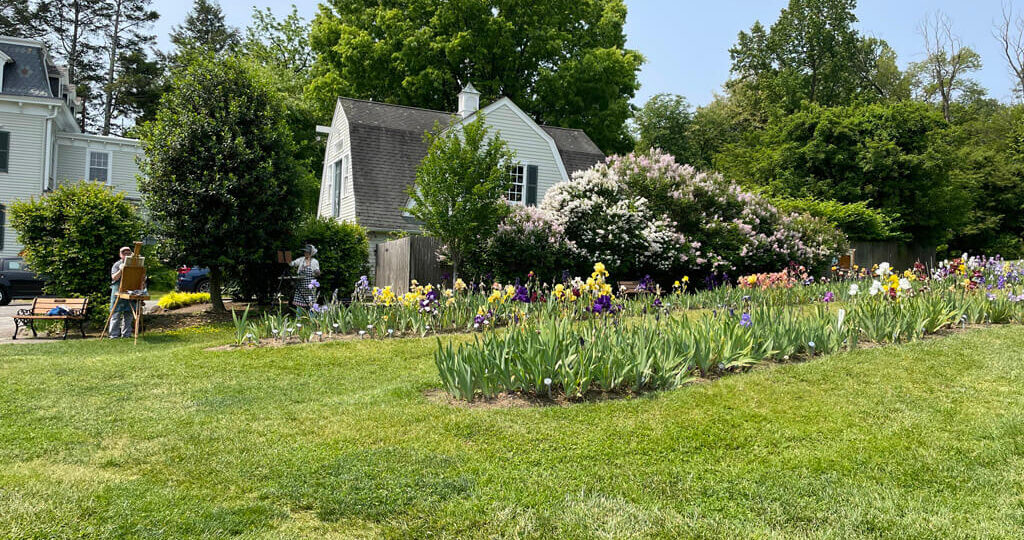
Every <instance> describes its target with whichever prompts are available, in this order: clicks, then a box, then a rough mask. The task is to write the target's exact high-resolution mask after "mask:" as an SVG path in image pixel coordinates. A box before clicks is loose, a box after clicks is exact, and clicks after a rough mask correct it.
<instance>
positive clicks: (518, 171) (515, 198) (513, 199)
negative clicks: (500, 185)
mask: <svg viewBox="0 0 1024 540" xmlns="http://www.w3.org/2000/svg"><path fill="white" fill-rule="evenodd" d="M508 174H509V176H511V177H512V183H511V184H510V185H509V186H508V196H507V198H508V202H510V203H513V204H523V191H525V188H526V167H525V166H523V165H513V166H511V167H509V168H508Z"/></svg>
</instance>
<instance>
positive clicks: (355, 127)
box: [317, 98, 604, 233]
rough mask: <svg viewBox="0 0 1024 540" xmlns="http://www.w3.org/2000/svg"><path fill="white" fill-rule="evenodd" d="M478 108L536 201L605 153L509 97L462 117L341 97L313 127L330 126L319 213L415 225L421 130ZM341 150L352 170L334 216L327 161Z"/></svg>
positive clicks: (384, 226) (395, 227) (377, 226)
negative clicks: (529, 182) (521, 168)
mask: <svg viewBox="0 0 1024 540" xmlns="http://www.w3.org/2000/svg"><path fill="white" fill-rule="evenodd" d="M475 114H483V115H484V116H485V119H486V123H487V125H488V128H489V130H490V131H491V132H492V133H495V134H498V135H500V136H501V138H502V139H503V140H505V141H506V142H507V143H508V144H509V147H510V149H511V150H513V151H515V152H516V160H517V161H519V162H520V163H522V164H523V165H525V166H527V167H528V168H529V169H531V170H533V171H535V172H536V175H537V194H536V196H537V201H540V200H541V199H542V198H543V197H544V194H545V192H546V191H547V190H548V189H549V188H550V187H551V186H553V185H555V184H557V183H558V182H562V181H566V180H568V179H569V175H570V174H571V173H572V172H575V171H576V170H578V169H576V168H573V167H580V168H587V167H589V166H590V165H593V164H594V163H597V162H599V161H602V160H603V159H604V154H602V153H601V151H600V150H598V149H597V147H596V146H594V144H593V142H592V141H590V139H589V137H587V136H586V134H585V133H583V132H582V131H580V130H578V129H566V128H551V127H549V126H540V125H538V124H537V123H536V122H534V121H533V119H532V118H530V117H529V115H527V114H526V113H525V112H523V111H522V110H521V109H520V108H519V107H518V106H517V105H516V104H515V103H513V102H512V100H511V99H508V98H501V99H499V100H497V101H495V102H494V103H491V104H490V105H488V106H487V107H485V108H484V109H482V110H480V111H476V112H473V113H468V114H467V116H466V118H465V119H463V118H459V117H458V116H456V115H454V114H452V113H447V112H442V111H433V110H429V109H420V108H416V107H407V106H402V105H393V104H388V103H380V102H372V101H364V100H358V99H351V98H338V101H337V104H336V106H335V113H334V117H333V119H332V122H331V126H330V128H326V127H318V128H317V129H318V131H319V132H321V133H327V134H328V147H327V150H326V151H325V156H324V158H325V159H324V164H323V169H322V171H321V178H322V181H321V190H320V200H319V205H318V209H317V212H318V215H320V216H324V217H333V218H334V219H338V220H344V221H355V222H356V223H359V224H360V225H362V226H363V227H365V228H366V229H368V230H369V231H370V232H371V233H373V232H374V231H377V232H389V231H408V232H417V231H419V224H418V223H417V222H416V220H414V219H413V218H412V217H411V216H409V214H408V212H407V209H408V208H407V205H408V203H409V195H408V193H409V191H408V190H409V188H410V187H411V186H412V184H413V182H414V181H415V177H416V170H417V168H418V167H419V164H420V162H421V161H422V160H423V158H424V157H425V156H426V154H427V149H428V144H427V142H426V141H425V140H424V134H425V133H426V132H428V131H433V130H434V129H435V127H438V126H440V127H442V128H444V129H450V127H449V125H450V124H451V123H452V122H455V123H456V124H455V125H457V124H458V123H461V122H464V121H466V120H471V119H472V118H473V115H475ZM336 137H337V138H338V139H337V141H338V142H337V143H336V139H335V138H336ZM335 144H338V145H339V146H338V149H335ZM563 145H567V146H566V147H565V148H563ZM339 155H340V156H341V157H342V159H343V162H347V165H345V167H346V168H348V170H349V171H350V172H349V173H348V174H349V176H348V177H347V182H348V183H347V185H346V189H345V192H346V198H345V200H344V201H343V204H342V211H341V212H340V214H339V215H337V216H334V215H332V214H333V207H332V204H333V201H332V195H333V192H332V188H333V186H334V182H333V178H332V176H333V174H332V173H333V166H332V165H333V163H335V162H336V159H337V157H339ZM349 194H351V195H349ZM349 197H351V207H350V206H348V204H349V202H348V201H349ZM350 209H351V210H350Z"/></svg>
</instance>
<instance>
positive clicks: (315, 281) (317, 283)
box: [309, 279, 320, 289]
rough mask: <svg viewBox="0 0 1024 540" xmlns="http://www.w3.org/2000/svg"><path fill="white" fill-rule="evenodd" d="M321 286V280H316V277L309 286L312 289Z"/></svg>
mask: <svg viewBox="0 0 1024 540" xmlns="http://www.w3.org/2000/svg"><path fill="white" fill-rule="evenodd" d="M319 286H320V282H319V281H317V280H315V279H314V280H312V281H310V282H309V288H310V289H315V288H317V287H319Z"/></svg>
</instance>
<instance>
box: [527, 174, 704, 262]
mask: <svg viewBox="0 0 1024 540" xmlns="http://www.w3.org/2000/svg"><path fill="white" fill-rule="evenodd" d="M540 208H541V209H543V210H544V211H546V212H547V213H548V214H549V215H550V216H551V220H552V222H553V223H554V224H555V225H556V226H558V227H559V228H560V229H561V230H563V231H564V233H565V236H566V238H567V239H568V240H569V241H571V242H572V243H573V245H574V247H575V250H576V253H577V254H578V255H579V256H580V257H581V258H582V259H583V260H588V261H602V262H604V264H605V265H606V266H607V267H608V269H609V270H610V271H611V272H612V273H613V274H617V275H620V276H632V275H637V274H641V273H649V272H656V271H662V272H666V273H667V272H669V271H670V270H672V269H675V268H682V267H685V266H686V265H687V264H688V263H690V262H691V261H693V260H694V259H697V258H698V257H700V245H699V244H698V243H696V242H691V241H690V240H689V239H687V238H686V237H685V236H684V235H683V234H680V233H679V232H678V231H677V227H676V224H675V223H674V222H673V221H671V220H670V219H668V218H667V217H666V216H664V215H658V214H657V213H655V212H654V211H653V210H652V209H651V208H650V206H649V205H648V203H647V201H646V200H645V199H644V198H643V197H639V196H637V195H636V194H635V193H634V192H633V191H632V190H631V189H630V188H629V187H628V186H626V185H625V184H624V183H623V182H622V181H621V179H620V177H619V176H618V174H617V173H616V172H615V171H614V170H612V169H611V168H610V167H608V165H606V164H603V163H602V164H598V165H595V166H593V167H591V168H590V169H588V170H586V171H581V172H577V173H576V174H574V175H573V178H572V179H571V180H569V181H568V182H562V183H560V184H556V185H554V186H552V187H551V188H550V189H549V190H548V191H547V193H546V194H545V196H544V200H543V201H542V202H541V205H540ZM702 262H703V261H702ZM695 264H700V263H695Z"/></svg>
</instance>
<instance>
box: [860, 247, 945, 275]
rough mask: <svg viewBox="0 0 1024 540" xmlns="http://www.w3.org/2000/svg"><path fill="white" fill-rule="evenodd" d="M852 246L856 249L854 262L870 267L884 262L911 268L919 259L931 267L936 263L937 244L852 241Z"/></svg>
mask: <svg viewBox="0 0 1024 540" xmlns="http://www.w3.org/2000/svg"><path fill="white" fill-rule="evenodd" d="M850 247H851V248H853V249H855V250H856V251H855V252H854V256H853V262H854V263H856V264H857V265H859V266H866V267H868V268H870V267H871V266H872V265H875V264H879V263H883V262H887V263H889V264H891V265H892V267H893V268H894V269H899V270H904V269H906V268H911V267H913V266H914V263H915V262H918V261H920V262H921V264H924V265H927V266H929V267H931V266H934V265H935V246H925V245H920V244H910V243H906V242H851V243H850Z"/></svg>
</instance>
